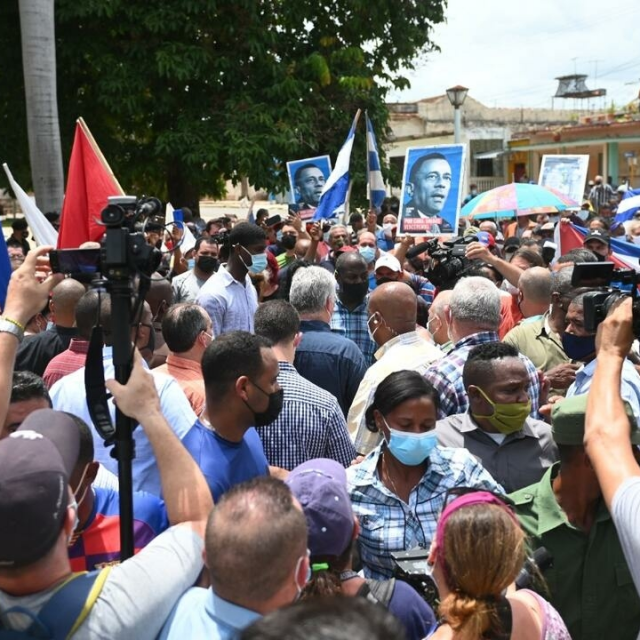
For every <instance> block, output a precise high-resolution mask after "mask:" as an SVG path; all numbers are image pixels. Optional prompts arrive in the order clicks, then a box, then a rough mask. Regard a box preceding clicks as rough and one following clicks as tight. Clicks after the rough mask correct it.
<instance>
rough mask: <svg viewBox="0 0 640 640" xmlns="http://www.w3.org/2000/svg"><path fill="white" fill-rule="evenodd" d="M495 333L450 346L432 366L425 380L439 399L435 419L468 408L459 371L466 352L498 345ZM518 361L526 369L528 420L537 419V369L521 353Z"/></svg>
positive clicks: (477, 335) (538, 380)
mask: <svg viewBox="0 0 640 640" xmlns="http://www.w3.org/2000/svg"><path fill="white" fill-rule="evenodd" d="M499 340H500V339H499V338H498V334H497V333H495V332H493V331H481V332H480V333H474V334H472V335H470V336H467V337H466V338H463V339H462V340H459V341H458V342H456V344H454V345H453V348H452V349H451V351H450V352H449V353H448V354H447V355H446V356H445V357H444V358H442V359H441V360H438V361H437V362H436V363H434V364H433V365H431V366H430V367H429V368H428V369H427V372H426V373H425V374H424V377H425V378H426V379H427V380H428V381H429V382H430V383H431V384H432V385H433V386H434V387H435V388H436V390H437V391H438V395H439V396H440V410H439V411H438V419H439V420H441V419H443V418H446V417H447V416H452V415H454V414H456V413H464V412H465V411H466V410H467V409H468V408H469V398H468V397H467V392H466V391H465V388H464V384H463V383H462V369H463V368H464V363H465V362H466V361H467V356H468V355H469V351H471V349H473V347H475V346H477V345H479V344H484V343H485V342H499ZM520 360H522V362H523V363H524V365H525V366H526V367H527V372H528V374H529V379H530V381H531V384H530V385H529V397H530V398H531V417H532V418H538V417H539V416H538V406H539V404H540V403H539V400H540V379H539V378H538V372H537V371H536V368H535V366H534V364H533V362H531V360H529V358H527V357H526V356H523V355H522V354H520Z"/></svg>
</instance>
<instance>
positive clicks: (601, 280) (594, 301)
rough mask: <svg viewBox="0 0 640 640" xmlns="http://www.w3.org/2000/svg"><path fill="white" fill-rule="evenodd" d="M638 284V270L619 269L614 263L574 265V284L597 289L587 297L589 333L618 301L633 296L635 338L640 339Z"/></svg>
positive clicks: (585, 302)
mask: <svg viewBox="0 0 640 640" xmlns="http://www.w3.org/2000/svg"><path fill="white" fill-rule="evenodd" d="M638 281H639V279H638V273H637V272H636V271H635V270H634V269H616V268H615V264H614V263H613V262H584V263H579V264H576V265H574V267H573V275H572V277H571V285H572V286H574V287H589V288H595V289H596V290H595V291H589V292H587V293H586V294H585V296H584V328H585V330H586V331H588V332H589V333H595V332H596V331H597V329H598V325H599V324H600V323H601V322H602V321H603V320H604V319H605V318H606V317H607V314H608V313H609V311H611V307H612V306H613V305H614V304H615V303H616V302H617V301H618V300H621V299H623V298H626V297H631V299H632V300H633V303H632V314H633V335H634V336H635V337H636V338H640V300H639V299H638Z"/></svg>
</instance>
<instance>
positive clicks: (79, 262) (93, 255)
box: [49, 249, 100, 282]
mask: <svg viewBox="0 0 640 640" xmlns="http://www.w3.org/2000/svg"><path fill="white" fill-rule="evenodd" d="M49 260H50V262H51V271H53V273H64V274H65V275H68V276H71V277H72V278H75V279H76V280H80V281H81V282H90V281H91V279H92V278H93V276H94V275H95V274H96V273H97V272H98V271H99V270H100V249H60V250H59V251H51V253H50V254H49Z"/></svg>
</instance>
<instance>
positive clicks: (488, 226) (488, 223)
mask: <svg viewBox="0 0 640 640" xmlns="http://www.w3.org/2000/svg"><path fill="white" fill-rule="evenodd" d="M478 229H480V231H486V232H487V233H490V234H491V235H492V236H493V239H494V240H497V238H498V226H497V225H496V223H495V222H494V221H493V220H483V221H482V222H481V223H480V224H479V225H478Z"/></svg>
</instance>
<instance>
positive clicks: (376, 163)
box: [364, 113, 387, 211]
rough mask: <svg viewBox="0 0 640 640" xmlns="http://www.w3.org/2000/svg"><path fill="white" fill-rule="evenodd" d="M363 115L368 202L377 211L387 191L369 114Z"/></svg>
mask: <svg viewBox="0 0 640 640" xmlns="http://www.w3.org/2000/svg"><path fill="white" fill-rule="evenodd" d="M364 116H365V118H366V120H367V190H368V192H369V203H370V204H371V208H372V209H375V210H376V211H379V210H380V207H381V206H382V201H383V200H384V199H385V197H386V196H387V192H386V190H385V187H384V180H383V178H382V171H380V156H379V155H378V144H377V143H376V134H375V133H374V131H373V125H372V124H371V120H369V114H367V113H365V114H364Z"/></svg>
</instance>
